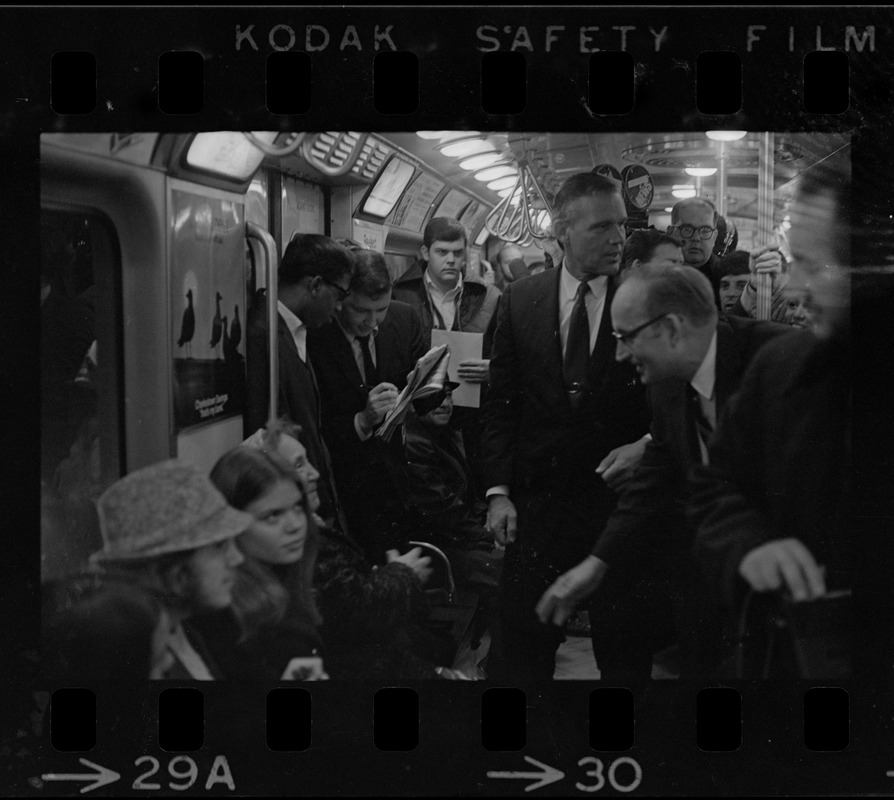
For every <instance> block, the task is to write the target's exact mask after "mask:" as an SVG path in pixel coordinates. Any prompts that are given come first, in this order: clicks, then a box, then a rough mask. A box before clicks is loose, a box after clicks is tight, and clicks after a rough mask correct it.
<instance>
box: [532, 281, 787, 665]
mask: <svg viewBox="0 0 894 800" xmlns="http://www.w3.org/2000/svg"><path fill="white" fill-rule="evenodd" d="M713 294H714V293H713V290H712V287H711V284H710V282H709V281H708V280H707V278H705V276H704V275H702V274H701V273H700V272H699V271H698V270H696V269H694V268H693V267H686V266H677V267H670V268H668V267H662V268H656V267H644V268H641V269H640V270H636V271H634V272H633V273H632V274H631V276H630V277H629V278H628V279H627V281H625V282H624V285H623V286H621V288H620V289H619V290H618V292H617V293H616V294H615V297H614V300H613V302H612V308H611V316H612V323H613V325H614V336H615V338H616V339H617V341H618V351H617V358H618V359H619V360H621V361H625V362H629V363H631V364H633V365H634V366H635V367H636V370H637V372H638V373H639V375H640V380H641V381H642V382H643V383H644V384H646V386H647V387H648V389H649V400H650V403H651V407H652V429H651V433H652V440H651V441H650V442H649V443H648V444H647V445H646V450H645V454H644V455H643V458H642V460H641V461H640V462H639V465H638V466H637V468H636V471H635V472H634V474H633V477H632V478H631V480H630V481H629V482H628V483H627V484H626V485H625V487H624V491H623V493H622V494H621V497H620V499H619V501H618V507H617V509H616V510H615V512H614V514H612V516H611V518H610V519H609V520H608V523H607V525H606V526H605V529H604V530H603V531H602V533H601V535H600V536H599V538H598V540H597V541H596V545H595V547H594V548H593V550H592V553H591V555H589V556H588V557H587V558H586V559H584V560H583V561H582V562H581V563H580V564H578V565H577V566H576V567H574V568H573V569H571V570H569V571H568V572H566V573H565V574H564V575H562V576H561V577H560V578H559V579H558V580H557V581H556V582H555V583H554V584H553V585H552V586H551V587H550V588H549V589H548V590H547V592H546V593H545V594H544V595H543V597H542V598H541V600H540V602H539V604H538V607H537V611H538V615H539V616H540V618H541V620H542V621H543V622H546V623H549V622H554V623H556V624H562V623H563V622H564V621H565V619H566V618H567V617H568V615H569V614H570V613H571V612H572V611H573V610H574V607H575V606H576V605H577V604H578V603H580V602H582V601H583V600H584V599H585V598H586V597H588V596H590V595H591V594H593V592H595V591H596V589H597V588H598V587H599V586H600V585H601V584H602V582H603V578H604V576H605V575H606V573H607V572H609V570H610V571H611V573H612V580H613V582H614V585H615V587H623V589H620V588H618V589H616V594H617V595H618V597H617V598H611V597H610V598H608V600H605V599H604V598H603V592H600V593H599V594H598V595H597V596H596V598H595V603H596V604H597V613H594V612H591V613H593V614H594V616H598V617H599V619H600V622H601V623H602V624H601V625H599V626H595V625H594V631H593V641H594V653H595V655H596V659H597V663H598V665H599V668H600V671H601V673H602V676H603V678H604V679H609V680H615V679H618V680H623V681H628V682H629V681H631V680H637V679H640V680H643V679H644V680H648V678H649V676H650V674H651V666H652V655H653V653H654V651H655V650H656V649H657V648H658V646H659V645H660V644H665V643H666V642H665V641H661V640H660V636H661V635H663V634H665V633H666V632H665V631H664V630H662V625H661V623H660V621H659V620H658V619H656V617H659V616H660V615H661V612H662V610H667V609H668V608H672V609H673V612H674V613H673V617H674V623H675V626H676V628H677V634H678V636H679V638H680V649H681V667H680V669H681V676H682V677H692V678H704V677H707V675H708V674H710V672H711V671H712V670H713V669H714V668H716V666H717V664H718V662H719V659H720V655H721V648H720V638H719V618H718V617H717V615H716V613H713V611H714V607H715V606H716V603H712V598H711V597H710V595H709V593H708V592H707V591H706V590H705V587H704V586H703V585H702V582H701V580H700V578H699V575H698V570H697V568H696V565H695V562H694V560H693V559H692V556H691V555H690V550H691V546H692V538H693V537H692V532H691V531H690V530H688V529H687V527H686V525H685V523H684V519H683V504H684V503H685V499H686V497H687V495H688V491H689V488H688V482H687V475H688V473H689V471H690V469H691V468H692V467H693V466H694V465H696V464H702V463H703V462H705V461H706V460H707V452H708V451H707V441H708V439H709V437H710V435H711V433H712V432H713V428H714V425H715V423H716V419H717V416H718V414H719V413H720V412H721V411H722V409H723V407H724V406H725V405H726V403H727V401H728V400H729V398H730V397H731V395H733V394H734V393H735V392H736V391H737V389H738V387H739V382H740V380H741V378H742V375H743V373H744V372H745V368H746V367H747V365H748V363H749V362H750V361H751V359H752V358H753V357H754V355H755V354H756V353H757V352H758V350H759V349H760V348H761V347H763V346H764V345H765V344H766V343H767V342H770V341H771V340H774V344H773V346H774V347H776V348H779V349H780V350H784V349H785V348H786V346H787V341H789V340H786V339H782V340H776V337H778V336H780V335H784V336H795V337H798V336H800V335H802V334H798V333H792V332H791V329H790V328H788V327H786V326H784V325H778V324H776V323H772V322H758V321H755V320H749V319H744V318H739V317H730V318H725V319H723V320H719V319H718V313H717V307H716V305H715V303H714V296H713ZM643 576H645V578H646V580H645V583H644V585H641V586H639V587H636V590H635V591H634V590H633V587H634V584H635V583H636V581H637V579H639V578H642V577H643ZM606 588H607V587H606ZM620 609H623V611H621V610H620ZM597 628H598V629H597Z"/></svg>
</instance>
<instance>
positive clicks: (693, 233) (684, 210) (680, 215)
mask: <svg viewBox="0 0 894 800" xmlns="http://www.w3.org/2000/svg"><path fill="white" fill-rule="evenodd" d="M668 232H669V233H673V234H674V235H675V236H677V237H678V238H679V239H680V240H681V241H682V242H683V260H684V261H685V262H686V264H687V266H690V267H694V268H695V269H697V270H698V271H699V272H701V274H702V275H704V276H705V277H706V278H707V279H708V280H709V281H710V282H711V288H712V289H713V290H714V300H715V302H716V303H717V308H720V259H719V258H718V257H717V256H716V255H714V244H715V242H716V241H717V209H716V208H715V207H714V204H713V203H712V202H711V201H710V200H708V199H707V198H705V197H687V198H686V199H685V200H680V201H679V202H677V203H676V204H675V205H674V207H673V208H672V209H671V226H670V228H669V229H668Z"/></svg>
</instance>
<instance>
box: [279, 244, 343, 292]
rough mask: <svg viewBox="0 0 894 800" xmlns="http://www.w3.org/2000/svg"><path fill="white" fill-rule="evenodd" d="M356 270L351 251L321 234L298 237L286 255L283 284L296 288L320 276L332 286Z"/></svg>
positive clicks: (282, 271) (282, 267)
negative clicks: (307, 280) (303, 281)
mask: <svg viewBox="0 0 894 800" xmlns="http://www.w3.org/2000/svg"><path fill="white" fill-rule="evenodd" d="M353 267H354V257H353V255H352V254H351V251H350V250H348V249H347V248H346V247H342V246H341V245H340V244H338V243H337V242H334V241H333V240H332V239H330V238H329V237H328V236H323V235H322V234H319V233H296V234H295V235H294V236H293V237H292V240H291V241H290V242H289V244H288V246H287V247H286V252H285V253H283V257H282V262H281V263H280V265H279V282H280V284H281V285H282V286H293V285H294V284H296V283H300V282H301V281H302V280H303V279H304V278H307V277H314V276H316V275H319V276H321V277H322V278H325V279H326V280H327V281H331V282H332V283H338V281H339V280H340V279H341V278H342V277H343V276H345V275H349V274H350V272H351V270H352V269H353Z"/></svg>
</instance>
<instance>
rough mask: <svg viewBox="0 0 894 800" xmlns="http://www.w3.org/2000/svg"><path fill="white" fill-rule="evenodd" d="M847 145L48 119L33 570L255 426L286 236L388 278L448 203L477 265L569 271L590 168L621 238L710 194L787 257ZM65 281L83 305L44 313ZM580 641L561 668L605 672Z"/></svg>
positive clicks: (72, 550) (826, 140)
mask: <svg viewBox="0 0 894 800" xmlns="http://www.w3.org/2000/svg"><path fill="white" fill-rule="evenodd" d="M849 151H850V140H849V137H848V135H846V134H835V133H823V134H811V133H791V132H787V133H779V132H761V131H758V132H745V131H730V130H718V131H706V132H704V131H703V132H691V131H690V132H686V133H673V132H665V133H629V134H618V133H541V132H477V131H413V132H405V133H367V132H355V131H326V132H316V133H314V132H297V133H296V132H286V133H283V132H270V131H256V132H239V131H211V132H195V133H130V134H120V133H112V134H93V133H87V134H69V133H46V134H44V135H43V136H42V138H41V185H40V192H41V275H42V281H41V291H42V311H41V315H42V316H41V320H42V345H41V346H42V353H41V374H42V412H41V427H42V437H41V545H42V546H41V559H42V563H41V576H42V580H44V581H49V580H54V579H57V578H60V577H62V576H64V575H66V574H68V573H70V572H71V570H72V569H73V568H74V567H75V566H78V565H81V564H83V563H85V562H86V560H87V557H88V556H89V555H90V554H91V553H93V552H95V551H96V550H98V549H99V548H100V547H101V546H102V540H101V537H100V532H99V521H98V517H97V512H96V508H95V501H96V499H97V498H98V497H99V496H100V494H101V493H102V492H103V491H104V490H105V489H106V488H107V487H108V486H109V485H111V484H112V483H113V482H115V481H116V480H118V479H119V478H120V477H121V476H123V475H125V474H127V473H129V472H131V471H133V470H136V469H139V468H141V467H144V466H147V465H149V464H152V463H154V462H157V461H160V460H164V459H170V458H178V459H182V460H185V461H187V462H189V463H191V464H193V465H195V466H197V467H199V468H201V469H202V470H204V471H206V472H207V471H209V470H210V469H211V467H212V466H213V465H214V464H215V462H216V461H217V460H218V458H219V457H220V456H221V455H222V454H224V453H225V452H227V451H228V450H230V449H231V448H233V447H236V446H237V445H239V444H240V443H241V442H242V441H243V440H244V439H245V438H246V437H247V436H249V435H250V434H251V433H253V431H250V430H246V425H245V423H244V417H243V415H244V410H245V406H246V402H245V401H246V397H245V395H246V391H247V389H246V378H245V375H246V368H247V367H246V336H245V330H246V317H247V313H248V310H249V306H250V304H251V302H252V298H253V297H254V296H255V293H256V291H257V290H258V289H260V288H263V287H266V288H268V289H270V288H271V287H272V286H273V282H272V281H271V277H272V276H275V275H276V270H277V266H278V264H279V262H280V260H281V258H282V255H283V252H284V250H285V248H286V246H287V245H288V243H289V241H290V240H291V238H292V237H293V236H294V235H295V234H300V233H317V234H324V235H326V236H329V237H331V238H333V239H335V240H342V241H343V240H352V241H353V242H355V243H358V244H359V246H360V247H362V248H365V249H370V250H376V251H379V252H380V253H383V254H384V256H385V259H386V262H387V265H388V268H389V270H390V272H391V275H392V278H393V279H397V278H398V277H399V276H401V275H402V274H403V273H404V272H406V271H407V270H408V269H409V268H410V267H411V266H412V265H413V264H414V262H415V261H416V260H417V259H418V258H419V257H420V248H421V246H422V244H423V229H424V227H425V225H426V223H427V222H428V221H429V220H430V219H432V218H435V217H453V218H456V219H458V220H459V222H460V223H461V224H462V225H463V226H464V228H465V229H466V231H467V232H468V247H467V252H466V260H465V266H464V270H465V275H466V277H467V278H471V279H472V280H480V281H483V282H495V283H496V285H497V286H500V285H501V284H502V282H503V281H506V280H512V279H520V278H521V276H520V275H518V274H517V273H516V274H514V275H511V274H502V273H501V269H503V268H504V267H503V265H501V264H500V260H499V255H500V251H501V250H502V249H503V248H504V247H505V246H506V245H507V243H508V244H513V245H515V246H516V247H517V251H516V252H515V255H516V261H515V265H516V269H518V268H519V266H520V265H519V263H518V261H517V258H518V257H519V256H520V258H521V259H522V260H523V262H524V264H523V267H524V269H527V270H528V271H529V272H532V273H536V272H538V271H540V270H542V269H544V268H549V267H550V266H552V265H553V264H554V265H555V266H559V265H560V263H561V258H562V252H561V250H560V249H559V248H558V246H557V245H556V241H555V238H554V237H553V235H552V229H551V216H550V214H551V204H552V202H553V200H554V198H555V194H556V191H557V189H558V188H559V186H560V185H561V183H562V182H563V180H565V179H566V178H567V177H569V176H571V175H573V174H575V173H580V172H597V173H599V174H602V175H605V176H606V177H608V178H609V179H611V180H613V181H615V182H616V183H617V184H618V186H619V187H620V190H621V194H622V198H623V200H624V203H625V208H626V210H627V216H628V222H627V229H628V232H629V231H632V230H636V229H644V228H649V227H652V228H655V229H657V230H659V231H662V232H663V231H665V230H666V229H667V228H668V226H669V225H670V221H671V217H670V212H671V207H672V206H673V204H674V203H675V202H677V200H678V199H681V198H686V197H694V196H700V197H706V198H708V199H710V200H712V201H713V203H714V204H715V206H716V208H717V210H718V212H719V213H720V214H721V215H722V217H723V218H724V220H725V222H726V225H727V228H726V231H725V233H726V234H727V235H726V237H725V241H724V238H723V237H718V247H726V249H727V250H731V249H739V250H751V249H752V248H754V247H758V246H760V245H763V244H766V243H768V242H776V243H778V244H779V246H780V249H781V250H782V252H783V253H785V252H786V247H787V242H786V232H787V229H788V224H789V219H788V208H789V204H790V202H791V200H792V196H793V187H794V186H795V184H796V181H797V179H798V178H799V177H800V176H802V175H804V174H805V173H807V172H809V171H810V170H811V168H812V167H814V166H815V165H817V164H819V163H822V162H829V161H831V162H836V163H841V164H843V165H845V166H846V165H848V164H849V159H850V152H849ZM734 235H735V240H736V242H733V239H734ZM715 252H717V251H715ZM550 262H552V263H551V264H550ZM522 279H523V278H522ZM57 296H61V297H64V298H66V299H67V300H69V301H70V304H74V303H76V304H77V307H79V308H88V309H89V313H87V314H86V316H85V315H84V314H80V315H79V314H77V313H74V312H72V310H71V307H69V309H68V311H65V310H64V308H63V305H62V304H57V306H55V307H56V308H57V312H56V313H55V314H54V316H53V317H50V316H49V315H46V316H45V309H49V308H51V307H52V306H51V305H48V304H47V303H46V302H45V300H46V299H47V298H54V297H57ZM85 320H89V322H86V321H85ZM274 350H275V348H274ZM270 358H271V362H272V361H273V360H275V358H276V355H275V352H272V353H271V355H270ZM274 374H275V371H274ZM340 491H345V489H340ZM347 491H350V489H347ZM466 622H468V620H466ZM479 633H480V631H479ZM460 634H462V632H460ZM569 642H571V644H575V643H574V642H573V641H572V639H571V638H569ZM578 645H579V646H578ZM575 647H577V651H576V653H577V654H576V655H575V654H574V653H572V654H571V655H569V656H568V658H570V659H571V660H570V661H568V662H562V660H561V658H560V664H559V672H558V673H557V677H593V673H592V669H593V664H592V656H590V655H589V654H588V653H587V650H588V644H587V643H586V642H585V641H584V642H583V644H581V641H580V640H578V642H577V643H576V644H575ZM563 652H565V653H566V654H567V653H569V652H570V651H568V650H567V648H566V649H565V650H564V651H563ZM581 653H582V654H583V655H580V654H581ZM575 659H577V661H575ZM563 663H565V666H564V667H563ZM577 664H581V665H583V666H576V665H577ZM563 669H564V670H565V672H564V673H563ZM673 671H674V670H673V666H670V667H668V671H667V675H668V676H670V675H672V674H673Z"/></svg>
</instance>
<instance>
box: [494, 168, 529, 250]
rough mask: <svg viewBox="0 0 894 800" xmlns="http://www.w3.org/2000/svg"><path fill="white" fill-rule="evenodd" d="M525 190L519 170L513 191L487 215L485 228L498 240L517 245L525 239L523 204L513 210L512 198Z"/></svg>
mask: <svg viewBox="0 0 894 800" xmlns="http://www.w3.org/2000/svg"><path fill="white" fill-rule="evenodd" d="M523 189H524V187H523V184H522V173H521V170H519V173H518V177H517V178H516V180H515V186H514V187H513V188H512V191H511V192H509V194H507V195H506V197H504V198H503V199H502V200H501V201H500V202H499V203H497V205H496V206H494V209H493V211H491V212H490V214H488V215H487V219H486V220H485V221H484V226H485V227H486V228H487V229H488V231H490V233H491V234H493V235H494V236H496V237H497V238H498V239H503V240H504V241H507V242H512V243H515V242H517V241H518V240H520V239H521V238H522V237H523V235H524V233H523V230H524V229H523V227H522V208H521V203H520V202H519V204H518V207H517V208H515V209H514V210H513V208H512V198H513V197H515V195H516V193H518V192H520V191H523Z"/></svg>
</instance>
